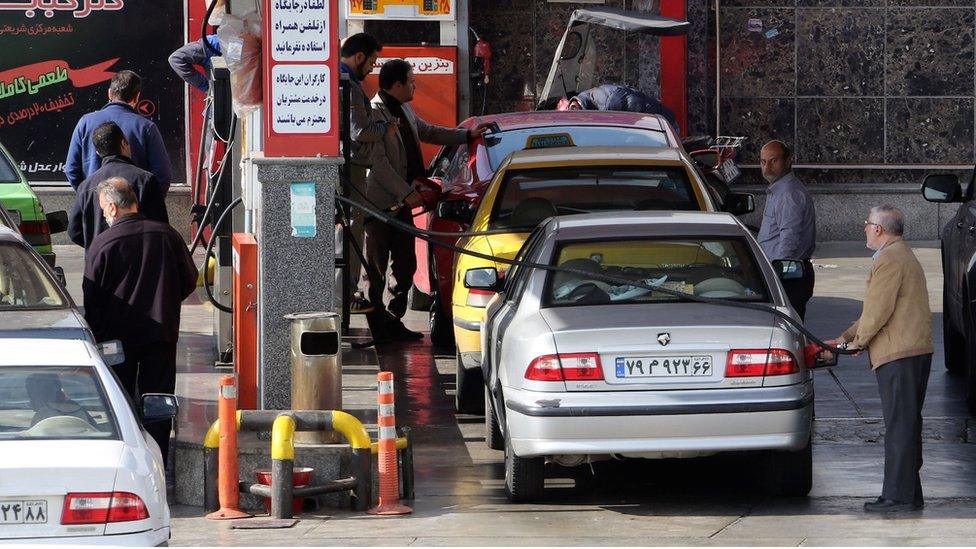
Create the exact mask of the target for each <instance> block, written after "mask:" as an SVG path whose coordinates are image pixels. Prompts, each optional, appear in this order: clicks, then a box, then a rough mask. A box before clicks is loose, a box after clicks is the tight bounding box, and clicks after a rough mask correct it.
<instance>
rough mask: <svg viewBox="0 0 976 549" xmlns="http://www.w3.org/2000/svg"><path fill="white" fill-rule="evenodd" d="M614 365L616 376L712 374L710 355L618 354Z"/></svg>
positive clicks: (705, 375) (692, 375) (703, 375)
mask: <svg viewBox="0 0 976 549" xmlns="http://www.w3.org/2000/svg"><path fill="white" fill-rule="evenodd" d="M615 365H616V370H617V377H618V378H635V377H708V376H711V375H712V357H710V356H626V357H625V356H618V357H617V360H616V364H615Z"/></svg>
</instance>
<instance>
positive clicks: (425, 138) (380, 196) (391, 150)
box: [366, 94, 468, 208]
mask: <svg viewBox="0 0 976 549" xmlns="http://www.w3.org/2000/svg"><path fill="white" fill-rule="evenodd" d="M403 113H404V115H405V116H406V118H407V120H408V121H409V122H410V124H409V126H410V127H409V128H402V127H401V128H400V129H399V130H397V132H396V133H395V134H393V135H385V136H384V137H383V139H382V140H381V141H379V142H378V143H376V144H375V146H374V149H373V162H372V167H371V168H370V170H369V175H367V176H366V196H367V198H369V200H370V202H372V203H373V204H375V205H376V206H377V207H379V208H389V207H390V206H392V205H394V204H396V203H397V202H400V201H402V200H403V199H404V198H406V196H407V195H408V194H410V191H411V190H412V188H413V182H412V181H407V179H406V178H407V152H406V148H405V147H404V145H403V139H402V138H401V137H400V132H403V131H411V132H413V137H414V139H416V140H417V144H420V143H433V144H435V145H460V144H462V143H465V142H467V140H468V130H466V129H458V128H443V127H441V126H434V125H432V124H428V123H427V122H425V121H424V120H423V119H422V118H420V117H419V116H417V114H416V113H415V112H413V108H412V107H411V106H410V104H409V103H404V104H403ZM373 116H374V119H375V120H381V121H384V122H387V123H392V122H393V120H394V119H395V118H396V117H395V116H393V114H392V113H391V112H390V111H389V109H387V108H386V103H383V99H382V98H380V95H379V94H376V95H375V96H374V97H373Z"/></svg>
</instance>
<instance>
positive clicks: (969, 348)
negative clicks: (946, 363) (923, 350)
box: [943, 291, 976, 412]
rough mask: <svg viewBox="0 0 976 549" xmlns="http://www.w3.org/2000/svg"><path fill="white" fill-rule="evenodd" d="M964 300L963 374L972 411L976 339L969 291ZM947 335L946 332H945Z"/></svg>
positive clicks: (974, 405) (975, 401)
mask: <svg viewBox="0 0 976 549" xmlns="http://www.w3.org/2000/svg"><path fill="white" fill-rule="evenodd" d="M962 298H963V299H962V302H963V307H964V309H963V325H962V332H963V333H962V335H963V350H964V353H963V358H964V361H963V364H964V366H963V372H962V373H963V375H965V376H966V404H967V405H968V407H969V411H970V412H976V363H974V360H976V341H973V340H972V338H973V335H974V329H973V328H974V327H973V313H972V312H971V311H970V310H969V292H967V291H964V292H963V295H962ZM943 337H945V334H943Z"/></svg>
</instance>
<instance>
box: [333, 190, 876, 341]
mask: <svg viewBox="0 0 976 549" xmlns="http://www.w3.org/2000/svg"><path fill="white" fill-rule="evenodd" d="M336 200H338V201H340V202H342V203H343V204H346V205H349V206H351V207H353V208H357V209H359V210H360V211H362V212H363V213H365V214H368V215H369V216H370V217H372V218H374V219H376V220H379V221H382V222H383V223H386V224H388V225H391V226H393V227H395V228H397V229H399V230H401V231H403V232H405V233H408V234H411V235H413V236H415V237H417V238H419V239H421V240H423V241H425V242H427V243H428V244H433V245H435V246H440V247H442V248H447V249H449V250H451V251H453V252H455V253H459V254H465V255H470V256H472V257H477V258H479V259H484V260H486V261H493V262H497V263H502V264H504V265H510V266H516V267H522V268H526V269H542V270H544V271H550V272H554V273H568V274H574V275H579V276H583V277H586V278H589V279H593V280H599V281H602V282H606V283H609V284H618V285H619V284H627V285H630V286H633V287H635V288H641V289H645V290H651V291H654V292H660V293H663V294H667V295H670V296H673V297H676V298H678V299H681V300H684V301H692V302H695V303H704V304H707V305H718V306H721V307H733V308H737V309H748V310H750V311H758V312H761V313H768V314H771V315H773V316H775V317H778V318H780V319H782V320H783V321H784V322H786V323H787V324H789V325H790V326H792V327H793V328H795V329H796V330H797V331H798V332H800V333H801V334H803V335H804V336H805V337H806V338H807V339H809V340H810V341H813V342H814V343H816V344H817V345H819V346H821V347H823V348H824V349H825V350H827V351H830V352H832V353H836V354H839V355H853V354H856V353H859V352H860V351H861V349H846V348H842V347H834V346H832V345H828V344H827V343H825V342H824V341H823V340H822V339H820V338H819V337H817V335H815V334H814V333H813V332H811V331H810V330H808V329H807V328H806V327H805V326H804V325H803V323H801V322H799V321H797V320H796V319H794V318H793V317H792V316H790V315H789V314H787V313H784V312H782V311H780V310H778V309H775V308H773V307H767V306H765V305H759V304H757V303H743V302H739V301H729V300H726V299H719V298H714V297H702V296H697V295H694V294H689V293H686V292H679V291H676V290H672V289H670V288H663V287H659V286H654V285H651V284H645V283H643V282H641V281H639V280H633V279H629V278H624V277H618V276H612V275H607V274H603V273H593V272H590V271H584V270H582V269H572V268H568V267H558V266H555V265H545V264H542V263H535V262H531V261H522V260H518V259H507V258H503V257H497V256H493V255H489V254H483V253H480V252H476V251H473V250H467V249H464V248H462V247H460V246H458V245H456V244H450V243H447V242H441V241H438V240H435V239H434V236H451V237H455V238H459V237H470V236H482V235H485V234H501V233H505V234H510V233H511V230H505V231H478V232H460V233H448V232H437V231H426V230H422V229H418V228H417V227H415V226H413V225H412V224H410V223H404V222H403V221H400V220H399V219H397V218H395V217H393V216H391V215H389V214H387V213H384V212H382V211H380V210H379V209H376V208H373V207H370V206H367V205H365V204H362V203H360V202H357V201H355V200H351V199H349V198H346V197H344V196H341V195H338V194H337V195H336Z"/></svg>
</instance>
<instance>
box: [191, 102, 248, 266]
mask: <svg viewBox="0 0 976 549" xmlns="http://www.w3.org/2000/svg"><path fill="white" fill-rule="evenodd" d="M208 112H210V113H211V114H212V111H208ZM207 122H209V119H208V120H205V121H204V124H203V131H204V135H206V131H207ZM215 133H216V132H215ZM236 135H237V115H236V114H235V115H234V116H233V117H232V118H231V126H230V136H229V137H228V138H227V141H224V143H226V144H227V148H226V150H224V156H222V157H221V159H220V169H219V170H217V173H216V175H215V176H211V177H210V181H211V182H213V183H214V186H213V189H210V184H209V182H208V184H207V189H208V190H209V191H210V199H208V200H207V208H206V210H204V212H203V215H202V216H200V225H199V226H197V234H196V235H194V237H193V241H192V242H191V243H190V253H191V254H192V253H193V252H195V251H196V250H197V246H198V245H199V244H200V241H201V240H202V239H203V231H204V230H205V229H206V228H207V218H208V217H210V210H212V209H213V207H214V203H215V202H216V201H217V191H218V190H219V189H220V185H221V184H222V182H223V180H224V170H225V169H227V159H228V157H230V151H231V149H233V148H234V147H233V144H234V139H235V137H236ZM201 137H203V136H201ZM217 137H218V139H219V138H220V136H217ZM221 141H223V139H221ZM201 148H202V146H201ZM200 162H201V163H202V162H203V157H202V156H201V158H200ZM210 239H211V240H213V234H212V233H211V235H210ZM208 244H209V243H208Z"/></svg>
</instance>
